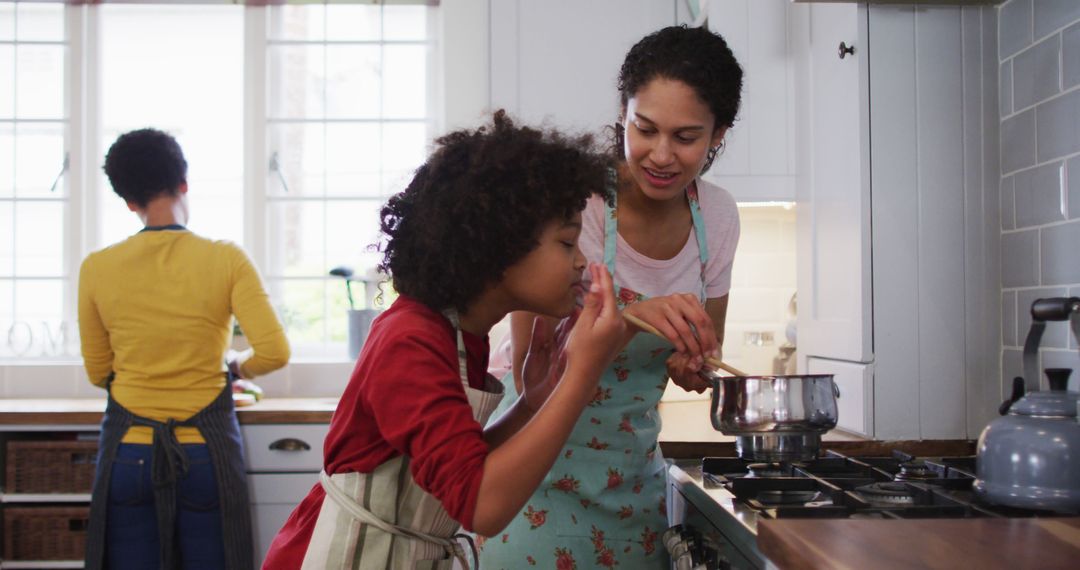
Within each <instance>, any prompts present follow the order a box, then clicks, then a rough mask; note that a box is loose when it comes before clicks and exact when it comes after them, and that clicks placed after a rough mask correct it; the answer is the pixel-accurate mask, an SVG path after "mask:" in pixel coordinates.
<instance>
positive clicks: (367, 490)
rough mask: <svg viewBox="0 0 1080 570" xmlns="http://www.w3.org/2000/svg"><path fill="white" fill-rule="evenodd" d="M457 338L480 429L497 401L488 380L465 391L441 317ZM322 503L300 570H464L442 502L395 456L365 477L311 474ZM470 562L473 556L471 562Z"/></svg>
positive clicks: (454, 526) (494, 384)
mask: <svg viewBox="0 0 1080 570" xmlns="http://www.w3.org/2000/svg"><path fill="white" fill-rule="evenodd" d="M446 317H447V318H448V319H450V322H451V323H452V324H453V325H454V331H455V333H456V335H457V348H458V367H459V370H460V374H461V383H462V385H463V386H464V387H465V395H466V396H467V397H468V398H469V406H470V407H471V408H472V411H473V418H475V419H476V421H477V422H479V423H480V424H481V425H483V424H484V423H486V422H487V419H488V417H489V416H490V415H491V412H493V411H494V410H495V408H496V407H497V406H498V405H499V401H500V400H502V398H503V388H502V385H501V384H499V382H498V380H496V379H495V378H494V377H492V376H490V375H488V376H487V377H486V378H485V382H484V389H483V390H477V389H475V388H472V387H470V386H469V377H468V373H467V370H466V354H465V339H464V338H463V337H462V335H461V329H460V327H459V325H458V319H457V314H456V313H453V312H447V314H446ZM319 480H320V482H321V484H322V487H323V490H325V491H326V498H325V499H324V500H323V504H322V509H321V510H320V511H319V517H318V519H317V520H316V522H315V529H314V531H313V532H312V535H311V542H309V543H308V548H307V554H306V555H305V556H304V565H303V568H304V569H305V570H306V569H319V570H322V569H334V570H337V569H342V570H345V569H355V568H379V569H383V568H387V569H389V568H402V569H405V568H408V569H414V568H415V569H418V570H419V569H424V570H427V569H431V570H449V569H450V568H452V567H453V563H454V561H455V560H458V561H459V562H460V563H461V564H462V568H468V567H469V563H468V558H467V555H466V554H467V553H466V552H465V549H464V548H462V546H461V543H459V542H458V541H457V539H458V538H465V539H466V540H468V541H469V542H470V544H471V539H470V538H469V537H468V535H464V534H455V533H456V532H457V531H458V528H459V527H460V525H459V524H458V523H457V521H455V520H453V519H451V518H450V515H448V514H447V513H446V510H445V509H443V506H442V503H440V502H439V500H438V499H436V498H435V497H433V496H431V495H430V494H429V493H427V492H426V491H424V490H423V489H421V488H420V487H419V486H418V485H417V484H416V483H415V482H414V481H413V479H412V477H411V476H410V474H409V458H408V457H406V456H398V457H395V458H393V459H390V460H389V461H387V462H386V463H383V464H382V465H379V466H378V467H377V468H375V471H373V472H371V473H356V472H353V473H336V474H334V475H327V474H326V472H325V471H323V472H322V473H321V474H320V475H319ZM473 556H474V558H475V554H474V555H473Z"/></svg>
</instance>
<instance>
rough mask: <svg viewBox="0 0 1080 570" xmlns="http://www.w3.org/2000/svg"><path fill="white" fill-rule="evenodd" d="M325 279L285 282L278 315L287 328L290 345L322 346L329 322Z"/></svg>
mask: <svg viewBox="0 0 1080 570" xmlns="http://www.w3.org/2000/svg"><path fill="white" fill-rule="evenodd" d="M326 286H327V281H326V280H325V279H318V280H314V279H313V280H310V281H309V280H303V281H283V282H281V285H280V289H281V290H282V293H283V295H282V297H280V298H281V299H282V302H281V306H280V308H279V312H278V314H279V315H281V321H282V324H284V325H285V334H286V335H287V336H288V337H289V342H290V343H296V344H301V345H303V344H316V343H317V344H321V343H322V342H323V339H324V332H325V331H324V328H323V327H324V322H325V318H326Z"/></svg>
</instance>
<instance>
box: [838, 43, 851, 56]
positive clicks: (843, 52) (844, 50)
mask: <svg viewBox="0 0 1080 570" xmlns="http://www.w3.org/2000/svg"><path fill="white" fill-rule="evenodd" d="M837 54H839V55H840V59H844V56H847V55H855V46H849V45H847V44H846V43H844V42H840V47H839V48H838V49H837Z"/></svg>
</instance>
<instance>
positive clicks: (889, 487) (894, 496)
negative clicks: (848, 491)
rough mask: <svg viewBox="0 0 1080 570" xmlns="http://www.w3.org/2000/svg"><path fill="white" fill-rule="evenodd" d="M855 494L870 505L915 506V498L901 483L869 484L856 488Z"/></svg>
mask: <svg viewBox="0 0 1080 570" xmlns="http://www.w3.org/2000/svg"><path fill="white" fill-rule="evenodd" d="M855 493H856V494H857V495H859V496H860V497H862V498H863V499H864V500H866V502H868V503H870V504H871V505H879V506H880V505H914V504H915V497H914V496H913V495H912V494H911V491H910V490H909V489H908V487H907V486H906V485H904V484H903V483H889V482H885V483H871V484H870V485H863V486H862V487H856V488H855Z"/></svg>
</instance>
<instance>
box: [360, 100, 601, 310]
mask: <svg viewBox="0 0 1080 570" xmlns="http://www.w3.org/2000/svg"><path fill="white" fill-rule="evenodd" d="M435 146H436V148H435V151H434V152H433V153H432V154H431V156H430V157H428V159H427V162H426V163H424V164H423V165H422V166H421V167H420V168H419V169H417V171H416V174H415V176H414V177H413V179H412V182H410V183H409V185H408V187H407V188H406V189H405V190H404V191H403V192H400V193H398V194H396V195H394V196H393V197H392V198H390V200H389V201H388V202H387V203H386V205H385V206H383V208H382V211H381V212H380V227H381V229H382V233H383V234H384V237H383V239H382V244H381V250H382V253H383V261H382V263H381V264H380V266H379V268H380V269H381V270H383V271H385V272H387V273H389V274H390V276H391V279H392V280H393V284H394V288H395V289H396V290H397V291H398V292H400V293H403V294H405V295H409V296H411V297H413V298H415V299H417V300H419V301H420V302H422V303H424V304H425V305H427V306H429V307H431V308H433V309H435V310H445V309H450V308H453V309H457V310H459V311H465V310H466V309H467V307H468V305H469V304H470V303H471V302H472V301H473V300H475V299H476V298H477V297H478V296H479V295H480V294H481V293H482V292H483V291H484V290H485V289H486V288H487V287H489V286H491V285H492V284H494V283H498V282H499V281H500V280H501V279H502V278H503V274H504V272H505V271H506V270H507V268H509V267H510V266H512V265H513V264H515V263H517V262H518V261H519V260H521V259H522V258H523V257H525V255H527V254H528V253H529V252H530V251H532V250H533V248H535V247H536V245H537V244H538V240H539V237H540V233H541V232H542V231H543V228H544V226H545V225H546V224H548V223H550V222H552V221H555V220H565V219H569V218H571V217H573V216H574V214H576V213H577V212H579V211H581V210H582V209H584V207H585V202H586V200H587V199H588V197H589V196H591V195H593V194H599V195H601V196H603V197H604V198H605V199H610V194H609V189H608V180H609V177H610V173H611V172H613V171H612V170H611V168H612V166H613V164H614V163H613V162H612V160H611V158H610V157H609V156H607V155H606V154H603V153H599V152H596V151H595V150H594V146H593V139H592V137H590V136H588V135H584V136H579V137H567V136H565V135H563V134H561V133H559V132H557V131H554V130H541V129H536V128H530V127H518V126H515V125H514V123H513V122H512V121H511V119H510V118H509V117H507V116H506V113H505V112H504V111H502V110H500V111H497V112H496V113H495V115H494V120H493V122H492V124H491V125H489V126H484V127H481V128H479V129H476V130H460V131H455V132H452V133H450V134H447V135H445V136H443V137H441V138H439V139H437V140H436V141H435Z"/></svg>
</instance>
